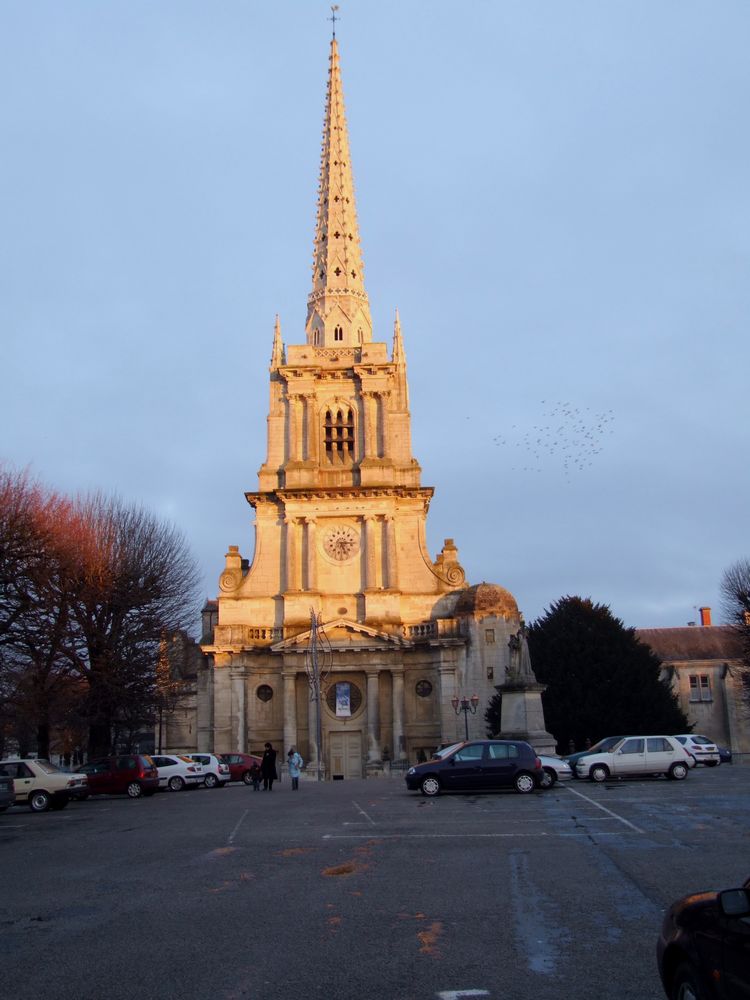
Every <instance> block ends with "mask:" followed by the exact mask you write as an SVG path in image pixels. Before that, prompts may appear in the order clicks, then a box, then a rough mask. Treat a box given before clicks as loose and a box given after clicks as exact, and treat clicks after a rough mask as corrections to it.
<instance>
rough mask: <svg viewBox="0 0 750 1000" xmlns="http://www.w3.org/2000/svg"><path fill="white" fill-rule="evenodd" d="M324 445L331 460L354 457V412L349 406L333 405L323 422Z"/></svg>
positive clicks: (336, 460)
mask: <svg viewBox="0 0 750 1000" xmlns="http://www.w3.org/2000/svg"><path fill="white" fill-rule="evenodd" d="M323 445H324V448H325V455H326V458H327V459H328V461H329V462H331V463H335V462H343V461H344V460H345V459H347V458H353V457H354V412H353V411H352V409H351V407H349V406H332V407H330V408H329V409H328V410H326V415H325V421H324V422H323Z"/></svg>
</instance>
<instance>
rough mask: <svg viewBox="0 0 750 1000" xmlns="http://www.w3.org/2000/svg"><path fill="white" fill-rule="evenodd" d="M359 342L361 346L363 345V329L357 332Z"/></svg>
mask: <svg viewBox="0 0 750 1000" xmlns="http://www.w3.org/2000/svg"><path fill="white" fill-rule="evenodd" d="M357 340H358V341H359V343H360V344H361V343H362V327H360V328H359V329H358V330H357Z"/></svg>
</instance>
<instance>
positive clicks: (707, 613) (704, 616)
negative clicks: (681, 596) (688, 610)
mask: <svg viewBox="0 0 750 1000" xmlns="http://www.w3.org/2000/svg"><path fill="white" fill-rule="evenodd" d="M698 611H699V612H700V616H701V625H703V626H704V627H708V626H709V625H710V624H711V609H710V608H698Z"/></svg>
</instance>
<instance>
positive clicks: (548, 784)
mask: <svg viewBox="0 0 750 1000" xmlns="http://www.w3.org/2000/svg"><path fill="white" fill-rule="evenodd" d="M538 756H539V760H540V761H541V762H542V777H541V779H540V781H539V787H540V788H552V786H553V785H554V784H555V782H557V781H570V779H571V778H572V777H573V771H572V769H571V767H570V764H569V763H568V762H567V760H563V759H562V757H548V756H546V755H545V754H539V755H538Z"/></svg>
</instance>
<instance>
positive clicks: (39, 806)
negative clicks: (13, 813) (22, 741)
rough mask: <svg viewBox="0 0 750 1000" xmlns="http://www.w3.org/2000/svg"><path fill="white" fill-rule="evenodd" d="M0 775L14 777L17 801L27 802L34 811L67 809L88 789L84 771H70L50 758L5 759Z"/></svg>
mask: <svg viewBox="0 0 750 1000" xmlns="http://www.w3.org/2000/svg"><path fill="white" fill-rule="evenodd" d="M0 774H4V775H5V776H6V777H7V778H12V780H13V792H14V794H15V797H16V802H17V803H21V802H26V803H27V804H28V806H29V808H30V809H31V811H32V812H46V810H47V809H64V808H65V806H66V805H67V804H68V802H70V800H71V798H72V797H73V794H74V793H77V792H81V791H83V790H84V789H85V788H86V775H85V774H68V772H67V771H61V770H60V768H59V767H56V766H55V765H54V764H52V763H50V761H48V760H37V759H34V760H20V759H13V760H3V761H0Z"/></svg>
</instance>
